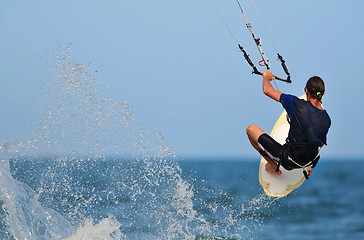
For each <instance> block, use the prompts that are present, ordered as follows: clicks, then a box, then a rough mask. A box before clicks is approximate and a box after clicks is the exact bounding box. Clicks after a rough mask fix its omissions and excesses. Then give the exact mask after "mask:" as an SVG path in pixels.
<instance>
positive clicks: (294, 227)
mask: <svg viewBox="0 0 364 240" xmlns="http://www.w3.org/2000/svg"><path fill="white" fill-rule="evenodd" d="M2 163H4V161H3V162H2ZM258 167H259V158H258V157H257V161H256V162H255V161H244V160H243V159H240V160H239V159H229V158H227V159H224V158H214V159H208V158H203V159H199V158H187V159H184V160H183V159H180V160H178V161H175V160H165V161H164V160H160V161H158V160H156V159H152V160H151V159H134V160H131V159H75V158H52V159H49V158H46V157H44V158H29V159H15V158H14V159H10V169H11V173H12V174H11V176H9V175H8V176H4V174H2V175H1V177H2V178H3V179H2V181H1V185H2V186H1V189H2V190H1V202H0V203H1V205H2V208H1V209H2V211H1V219H2V220H1V222H0V224H1V225H0V238H1V239H323V240H325V239H330V240H331V239H363V238H364V206H363V204H362V201H363V199H364V192H363V188H362V186H363V184H364V180H363V178H362V176H363V171H364V162H363V161H358V160H356V161H349V160H343V161H332V160H331V161H330V160H325V159H322V162H321V163H320V164H319V165H318V166H317V168H316V169H315V170H314V172H313V174H312V176H311V178H310V179H309V180H308V181H306V182H305V183H304V184H303V185H302V186H301V187H300V188H299V189H297V190H296V191H294V192H293V193H292V194H291V195H289V197H286V198H281V199H274V198H268V197H266V196H265V194H264V192H263V190H262V188H261V186H260V185H259V181H258ZM2 170H3V169H2ZM4 178H5V180H4ZM6 178H8V179H6ZM4 195H6V196H4ZM7 198H8V199H7ZM12 201H13V202H12Z"/></svg>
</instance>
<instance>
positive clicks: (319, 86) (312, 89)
mask: <svg viewBox="0 0 364 240" xmlns="http://www.w3.org/2000/svg"><path fill="white" fill-rule="evenodd" d="M306 88H307V90H308V92H309V93H310V95H311V96H312V97H313V98H316V99H317V100H319V101H320V102H321V99H322V96H323V95H324V92H325V83H324V81H323V80H322V79H321V78H320V77H318V76H313V77H311V78H310V79H308V81H307V83H306Z"/></svg>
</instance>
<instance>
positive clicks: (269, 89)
mask: <svg viewBox="0 0 364 240" xmlns="http://www.w3.org/2000/svg"><path fill="white" fill-rule="evenodd" d="M273 79H274V75H273V73H272V72H271V71H268V70H267V71H265V72H264V74H263V92H264V94H265V95H267V96H268V97H270V98H272V99H274V100H276V101H277V102H279V101H280V97H281V94H282V93H281V92H280V91H278V90H276V89H275V88H274V87H273V86H272V83H271V81H272V80H273Z"/></svg>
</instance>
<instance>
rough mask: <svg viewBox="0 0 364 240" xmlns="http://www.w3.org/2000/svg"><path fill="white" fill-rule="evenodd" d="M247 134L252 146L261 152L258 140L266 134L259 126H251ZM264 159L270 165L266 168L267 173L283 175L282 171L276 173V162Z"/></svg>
mask: <svg viewBox="0 0 364 240" xmlns="http://www.w3.org/2000/svg"><path fill="white" fill-rule="evenodd" d="M246 133H247V135H248V138H249V141H250V143H251V145H252V146H253V147H254V148H255V149H256V150H257V151H258V152H259V147H258V139H259V137H260V135H262V134H264V133H265V132H264V131H263V130H262V129H261V128H260V127H258V126H257V125H255V124H251V125H249V127H248V128H247V129H246ZM263 157H264V159H265V160H266V161H267V162H268V164H269V165H267V164H266V166H265V169H266V171H267V172H269V173H273V174H275V175H281V174H282V172H281V170H279V172H276V169H277V163H276V162H275V161H274V160H272V159H270V158H269V157H268V156H263Z"/></svg>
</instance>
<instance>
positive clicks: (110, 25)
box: [0, 0, 364, 159]
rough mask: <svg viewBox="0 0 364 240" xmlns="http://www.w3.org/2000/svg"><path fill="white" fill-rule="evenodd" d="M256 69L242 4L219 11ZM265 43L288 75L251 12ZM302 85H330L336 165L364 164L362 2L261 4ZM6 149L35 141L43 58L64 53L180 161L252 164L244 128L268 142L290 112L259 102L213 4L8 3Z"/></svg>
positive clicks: (2, 28) (200, 0)
mask: <svg viewBox="0 0 364 240" xmlns="http://www.w3.org/2000/svg"><path fill="white" fill-rule="evenodd" d="M214 2H215V5H216V6H217V7H218V9H219V11H220V13H221V14H222V15H223V17H224V18H225V20H226V22H227V23H228V25H229V26H230V28H231V29H232V31H233V32H234V34H235V35H236V37H237V38H238V40H239V42H240V43H241V44H242V45H243V46H244V48H245V49H246V50H247V51H248V53H249V54H250V56H251V57H252V59H253V60H254V61H255V62H257V60H258V51H257V50H256V47H255V45H254V43H253V40H252V38H251V36H250V33H249V31H248V30H247V29H246V27H245V26H244V22H243V20H242V18H241V17H240V15H239V12H238V11H237V10H236V8H235V6H234V4H233V1H214ZM242 3H243V7H244V9H245V11H246V14H247V16H248V18H249V20H250V22H251V24H252V26H253V31H254V33H255V35H256V36H257V37H260V38H262V41H263V49H264V51H265V53H266V55H267V57H268V58H269V59H270V62H271V63H272V71H273V72H274V73H275V74H276V75H280V76H284V74H283V71H282V69H281V68H280V65H279V63H278V62H276V61H275V59H276V55H275V54H276V53H275V51H274V48H273V46H272V45H271V43H270V42H269V38H268V36H267V35H266V33H265V31H264V29H263V27H262V24H261V22H260V21H259V17H258V15H257V13H256V11H255V9H254V8H253V5H252V3H251V2H250V1H247V0H244V1H242ZM255 3H256V5H257V7H258V9H259V11H260V14H261V15H262V17H263V20H264V22H265V24H266V26H267V28H268V29H269V33H270V35H271V36H272V38H273V40H274V42H275V45H276V46H277V48H278V49H279V51H280V53H281V54H282V55H283V56H284V58H285V60H286V63H287V67H288V69H289V70H290V72H291V75H292V80H293V83H292V84H290V85H288V84H285V83H280V82H278V87H279V89H280V90H281V91H283V92H287V93H292V94H296V95H301V94H303V88H304V84H305V82H306V80H307V79H308V78H309V77H311V76H313V75H319V76H321V77H322V78H323V79H324V80H325V82H326V95H325V96H324V100H323V101H324V106H325V108H326V109H327V110H328V112H329V114H330V116H331V118H332V127H331V129H330V132H329V136H328V146H327V147H326V148H325V149H324V150H323V155H324V156H326V157H331V158H332V157H337V158H340V159H343V158H345V159H346V158H352V157H362V156H361V149H362V148H363V147H364V144H363V142H362V140H361V139H362V136H363V135H364V128H363V127H362V119H363V118H364V107H363V106H362V105H363V103H364V101H363V100H362V99H363V98H362V89H363V87H364V83H363V80H362V76H361V75H360V74H361V69H362V63H363V60H362V56H363V55H364V48H363V46H362V44H361V43H362V42H364V39H363V38H364V32H363V31H362V26H363V25H364V18H363V17H362V12H363V10H364V2H363V1H361V0H352V1H338V0H334V1H317V0H307V1H299V2H297V1H289V0H277V1H272V0H260V1H259V0H256V1H255ZM0 32H1V38H0V82H1V87H0V108H1V112H2V114H1V115H0V139H1V140H3V141H4V140H7V141H21V140H24V139H26V138H28V137H30V136H32V131H33V130H34V125H36V124H35V123H34V122H36V121H37V120H38V119H39V114H40V108H41V104H40V103H41V101H42V99H41V89H42V86H41V82H42V81H41V78H42V75H41V74H39V71H37V70H38V69H41V68H44V67H45V65H46V63H45V59H44V56H46V55H47V51H50V49H52V46H55V42H60V43H62V44H67V43H72V57H73V58H74V59H76V60H77V61H78V62H80V63H86V64H87V63H89V62H92V63H93V68H95V69H97V71H98V76H99V79H100V80H101V81H102V83H103V86H105V87H108V86H109V87H110V91H108V92H107V94H108V96H107V97H111V98H113V99H114V100H115V101H119V102H125V101H126V102H128V103H129V104H130V105H131V106H132V107H133V108H134V111H135V112H136V113H137V119H138V120H139V121H140V122H143V124H144V126H145V127H146V128H149V129H152V130H153V131H155V132H161V133H162V134H163V135H164V136H165V138H166V142H167V144H169V145H170V146H171V147H172V148H173V149H175V150H176V153H177V155H180V156H186V155H190V156H191V155H198V156H240V157H245V158H254V157H256V153H255V152H254V151H253V150H252V149H251V147H250V145H249V142H248V140H247V138H246V135H245V128H246V127H247V126H248V125H249V124H250V123H256V124H258V125H259V126H261V127H262V128H263V129H264V130H266V131H268V132H269V131H270V130H271V128H272V127H273V124H274V122H275V120H276V119H277V117H278V116H279V115H280V113H281V112H282V107H281V106H280V105H279V104H278V103H275V102H273V101H272V100H270V99H268V98H267V97H265V96H264V95H263V94H262V92H261V78H260V77H259V76H256V75H252V74H251V68H250V66H249V65H248V64H247V63H246V62H245V60H244V58H243V57H242V54H241V53H239V52H237V51H236V43H235V41H234V40H233V39H232V37H231V36H230V34H229V33H228V31H227V30H226V28H225V27H224V25H223V24H222V22H221V21H220V19H219V17H218V16H217V14H216V13H215V11H214V9H213V8H212V6H211V5H210V3H209V1H208V0H197V1H196V0H185V1H171V0H163V1H162V0H155V1H124V0H120V1H117V0H108V1H90V0H88V1H71V0H64V1H54V0H35V1H19V0H15V1H14V0H2V2H1V4H0Z"/></svg>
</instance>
